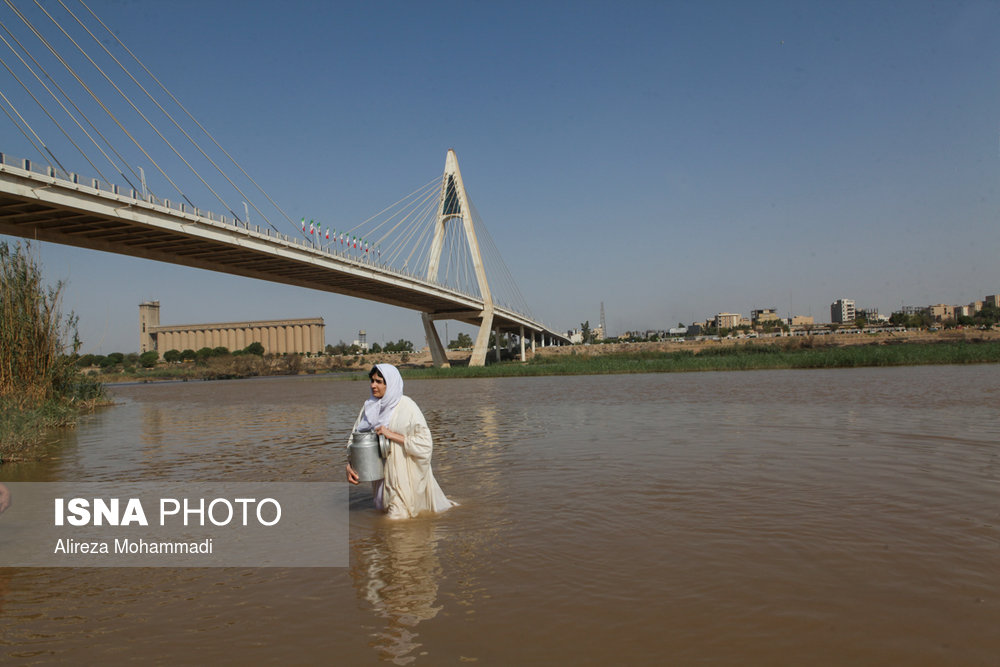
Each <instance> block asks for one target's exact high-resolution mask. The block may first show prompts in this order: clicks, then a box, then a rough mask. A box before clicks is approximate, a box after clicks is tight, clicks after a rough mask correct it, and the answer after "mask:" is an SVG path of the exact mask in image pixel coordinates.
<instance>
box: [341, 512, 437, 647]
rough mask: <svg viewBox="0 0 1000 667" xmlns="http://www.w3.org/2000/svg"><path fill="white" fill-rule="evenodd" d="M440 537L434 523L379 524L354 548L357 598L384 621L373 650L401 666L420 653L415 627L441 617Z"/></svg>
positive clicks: (389, 522) (382, 522)
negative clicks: (417, 651)
mask: <svg viewBox="0 0 1000 667" xmlns="http://www.w3.org/2000/svg"><path fill="white" fill-rule="evenodd" d="M438 539H439V536H438V535H437V531H436V529H435V526H434V523H433V521H432V520H428V519H423V518H421V519H417V520H414V521H397V522H391V521H381V522H379V523H378V525H377V526H376V528H375V530H374V531H373V532H372V534H371V535H370V536H369V537H365V538H362V539H357V540H355V541H353V542H352V544H351V549H352V564H351V577H352V578H353V579H354V585H355V588H356V590H357V592H358V597H359V598H360V599H361V600H363V601H364V602H366V603H367V604H368V605H370V607H371V610H372V612H374V614H375V615H376V616H378V617H380V618H382V619H385V627H384V628H383V629H380V630H376V633H375V636H376V638H377V639H376V641H375V642H373V645H374V646H375V647H376V648H377V649H378V650H379V654H380V655H381V656H383V657H385V658H386V659H388V660H391V661H393V662H395V663H396V664H399V665H405V664H409V663H410V662H412V661H413V660H414V659H415V657H414V656H413V655H411V654H412V653H413V652H414V651H416V650H417V649H418V648H420V643H419V641H418V637H419V635H418V634H417V626H418V625H419V624H420V623H421V622H422V621H429V620H430V619H432V618H434V617H435V616H437V614H438V612H439V611H441V608H442V607H441V605H439V604H438V600H437V595H438V581H439V580H440V579H441V564H440V562H439V560H438V556H437V541H438Z"/></svg>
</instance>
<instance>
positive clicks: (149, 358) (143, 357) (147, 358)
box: [139, 350, 160, 368]
mask: <svg viewBox="0 0 1000 667" xmlns="http://www.w3.org/2000/svg"><path fill="white" fill-rule="evenodd" d="M159 359H160V353H159V352H157V351H156V350H148V351H146V352H143V353H142V354H140V355H139V363H140V364H142V367H143V368H152V367H153V366H155V365H156V362H157V361H159Z"/></svg>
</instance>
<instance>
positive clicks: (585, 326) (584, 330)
mask: <svg viewBox="0 0 1000 667" xmlns="http://www.w3.org/2000/svg"><path fill="white" fill-rule="evenodd" d="M580 335H581V336H582V337H583V342H584V343H585V344H586V343H589V342H590V339H591V335H592V334H591V332H590V320H587V321H586V322H583V323H582V324H580Z"/></svg>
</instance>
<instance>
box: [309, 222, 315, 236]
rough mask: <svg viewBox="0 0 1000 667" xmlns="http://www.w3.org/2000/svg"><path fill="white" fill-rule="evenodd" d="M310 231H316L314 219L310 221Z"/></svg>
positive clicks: (313, 232) (311, 232)
mask: <svg viewBox="0 0 1000 667" xmlns="http://www.w3.org/2000/svg"><path fill="white" fill-rule="evenodd" d="M309 233H310V234H315V233H316V226H315V225H314V224H313V221H312V220H310V221H309Z"/></svg>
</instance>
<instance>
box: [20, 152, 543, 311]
mask: <svg viewBox="0 0 1000 667" xmlns="http://www.w3.org/2000/svg"><path fill="white" fill-rule="evenodd" d="M0 165H3V166H10V167H14V168H16V169H21V170H24V171H27V172H30V173H34V174H39V175H41V176H46V177H48V178H53V179H57V180H61V181H65V182H67V183H71V184H73V185H79V186H84V187H88V188H91V189H93V190H97V191H99V192H103V193H107V194H110V195H113V196H116V197H127V198H129V199H132V200H134V201H136V202H141V203H145V204H149V205H152V206H158V207H161V208H166V209H169V210H171V211H176V212H177V213H179V214H181V215H188V216H194V217H197V218H201V219H202V220H206V221H208V222H209V223H211V224H214V225H217V224H222V225H226V226H229V227H231V228H232V229H234V230H235V231H238V232H242V233H244V234H248V235H251V236H252V235H257V236H261V237H264V238H267V239H270V240H274V241H277V242H279V243H283V244H287V245H294V246H297V247H299V248H303V249H305V250H308V251H311V252H314V253H318V254H320V255H324V256H329V257H335V258H337V259H338V260H340V261H343V262H347V263H349V264H352V265H354V266H356V267H358V268H369V269H371V268H374V269H378V270H379V271H380V272H382V273H385V274H388V275H393V276H397V277H401V278H405V279H407V280H411V281H416V282H420V283H423V284H427V285H435V286H436V287H444V288H445V289H447V290H448V291H450V292H454V293H456V294H460V295H462V296H465V297H468V298H471V299H473V300H479V299H480V298H481V297H480V295H478V294H473V293H472V292H469V291H466V290H462V289H458V288H456V287H454V286H444V285H437V283H434V282H432V281H429V280H427V278H426V277H425V276H423V275H418V274H416V273H414V272H412V271H409V270H407V269H406V268H400V267H390V266H389V265H388V264H384V263H381V262H380V261H379V258H378V257H377V255H376V254H375V252H374V251H369V252H368V253H364V252H361V251H360V250H358V251H354V250H353V249H351V250H349V249H346V248H343V247H338V246H337V244H336V242H335V241H334V240H332V239H331V240H330V242H329V243H322V240H324V239H317V241H312V240H310V239H309V238H301V237H298V236H289V235H287V234H283V233H281V232H279V231H276V230H272V229H271V228H268V227H265V228H263V229H261V227H260V226H259V225H252V224H248V223H247V222H245V221H243V220H240V219H239V218H233V217H228V216H225V215H219V214H217V213H214V212H212V211H203V210H201V209H199V208H195V207H192V206H189V205H188V204H186V203H185V202H177V201H170V200H169V199H161V198H159V197H156V196H155V195H153V194H152V193H146V195H145V196H143V193H142V192H139V191H136V190H135V189H134V188H131V187H129V188H123V187H120V186H119V185H118V184H116V183H108V182H107V181H103V180H100V179H97V178H87V177H85V176H81V175H80V174H78V173H76V172H68V171H65V170H63V169H60V168H57V167H53V166H52V165H49V164H47V163H45V162H37V161H35V160H30V159H28V158H21V157H16V156H12V155H9V154H7V153H3V152H0ZM495 305H496V306H498V307H500V308H503V309H505V310H507V311H509V312H511V313H516V314H519V315H520V313H518V311H517V309H516V308H514V307H513V306H511V305H510V304H508V303H503V302H497V303H496V304H495ZM522 316H523V315H522ZM528 319H531V318H530V317H529V318H528Z"/></svg>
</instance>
